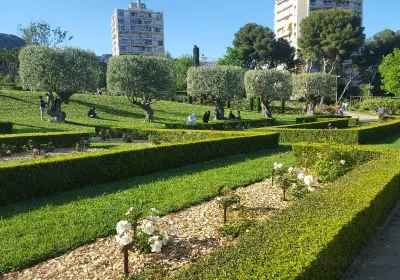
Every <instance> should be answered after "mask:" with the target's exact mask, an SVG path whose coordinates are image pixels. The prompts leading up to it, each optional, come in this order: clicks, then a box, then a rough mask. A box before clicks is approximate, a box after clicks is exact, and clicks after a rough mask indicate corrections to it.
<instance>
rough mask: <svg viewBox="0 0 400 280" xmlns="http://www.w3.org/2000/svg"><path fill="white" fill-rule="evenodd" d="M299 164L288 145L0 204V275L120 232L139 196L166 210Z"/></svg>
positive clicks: (163, 212) (176, 208)
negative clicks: (120, 223) (279, 165)
mask: <svg viewBox="0 0 400 280" xmlns="http://www.w3.org/2000/svg"><path fill="white" fill-rule="evenodd" d="M275 161H279V162H286V163H288V164H287V166H288V165H289V163H291V162H293V155H292V153H291V152H290V149H289V148H288V147H280V148H277V149H274V150H265V151H261V152H256V153H251V154H247V155H240V156H234V157H229V158H225V159H220V160H215V161H210V162H206V163H201V164H195V165H191V166H187V167H183V168H178V169H174V170H169V171H166V172H159V173H155V174H150V175H147V176H142V177H137V178H134V179H130V180H125V181H120V182H115V183H111V184H104V185H98V186H95V187H92V188H88V189H84V190H77V191H73V192H69V193H65V194H60V195H57V196H54V197H48V198H44V199H37V200H33V201H28V202H25V203H20V204H14V205H9V206H6V207H3V208H0V273H5V272H8V271H10V270H14V269H20V268H23V267H27V266H30V265H33V264H35V263H38V262H40V261H42V260H44V259H47V258H50V257H54V256H56V255H59V254H61V253H63V252H66V251H67V250H70V249H72V248H75V247H77V246H80V245H83V244H85V243H88V242H90V241H92V240H95V239H96V238H98V237H102V236H108V235H110V234H114V233H115V229H114V228H115V224H116V222H118V221H119V220H121V219H124V218H125V216H124V213H125V212H126V210H127V209H128V208H129V207H130V206H132V205H134V204H135V202H134V201H135V200H138V199H141V200H143V201H145V205H144V209H149V208H150V207H156V208H157V209H159V210H160V211H161V213H162V214H165V213H168V212H171V211H176V210H178V209H182V208H184V207H187V206H189V205H193V204H196V203H199V202H201V201H202V200H205V199H209V198H212V197H213V196H215V195H216V191H217V189H218V187H219V186H221V185H225V186H227V187H229V188H235V187H238V186H243V185H247V184H249V183H251V182H256V181H260V180H262V179H263V178H265V177H269V176H270V175H271V171H272V166H273V162H275Z"/></svg>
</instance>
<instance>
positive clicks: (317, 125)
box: [267, 119, 349, 129]
mask: <svg viewBox="0 0 400 280" xmlns="http://www.w3.org/2000/svg"><path fill="white" fill-rule="evenodd" d="M329 124H331V125H332V127H337V128H347V127H349V120H348V119H339V120H335V119H331V120H325V119H323V120H322V121H316V122H310V123H300V124H288V125H280V126H277V127H271V128H267V129H282V128H283V129H286V128H296V129H328V128H329V127H328V125H329Z"/></svg>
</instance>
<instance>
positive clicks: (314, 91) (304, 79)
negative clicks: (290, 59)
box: [293, 73, 337, 114]
mask: <svg viewBox="0 0 400 280" xmlns="http://www.w3.org/2000/svg"><path fill="white" fill-rule="evenodd" d="M336 90H337V89H336V76H335V75H330V74H326V73H302V74H298V75H294V76H293V96H294V97H295V98H301V97H304V98H306V102H307V105H308V107H307V111H308V113H309V114H314V108H315V106H316V104H317V103H318V101H319V100H320V99H321V98H325V97H329V98H335V96H336V92H337V91H336Z"/></svg>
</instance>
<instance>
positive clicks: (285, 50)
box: [233, 23, 295, 70]
mask: <svg viewBox="0 0 400 280" xmlns="http://www.w3.org/2000/svg"><path fill="white" fill-rule="evenodd" d="M233 46H234V48H235V49H236V51H237V53H238V56H239V58H240V60H242V62H243V64H244V65H245V67H246V68H247V69H252V70H253V69H261V67H263V68H268V69H273V68H276V67H277V66H278V65H282V64H284V65H287V64H289V63H290V62H292V61H293V59H294V56H295V49H294V48H292V47H291V46H290V44H289V43H288V42H287V41H286V40H284V39H279V40H275V35H274V32H273V31H272V30H271V29H269V28H268V27H264V26H262V25H258V24H255V23H248V24H246V25H244V26H243V27H241V28H240V29H239V31H238V32H237V33H235V38H234V40H233Z"/></svg>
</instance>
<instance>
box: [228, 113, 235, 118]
mask: <svg viewBox="0 0 400 280" xmlns="http://www.w3.org/2000/svg"><path fill="white" fill-rule="evenodd" d="M228 119H229V120H234V119H235V115H234V114H233V113H232V111H229V117H228Z"/></svg>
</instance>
